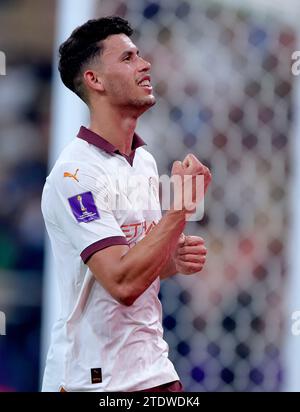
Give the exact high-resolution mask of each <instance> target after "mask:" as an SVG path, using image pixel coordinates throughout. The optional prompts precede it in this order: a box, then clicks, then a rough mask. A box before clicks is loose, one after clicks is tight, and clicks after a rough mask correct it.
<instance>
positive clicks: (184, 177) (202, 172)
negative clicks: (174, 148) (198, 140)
mask: <svg viewBox="0 0 300 412" xmlns="http://www.w3.org/2000/svg"><path fill="white" fill-rule="evenodd" d="M199 176H200V177H201V179H200V180H199V179H197V177H199ZM172 179H173V182H174V197H175V201H174V209H176V210H185V211H187V212H193V211H195V208H196V206H197V203H199V202H200V201H201V200H203V195H204V194H205V193H206V191H207V188H208V186H209V184H210V182H211V173H210V170H209V169H208V167H206V166H204V165H203V164H202V163H201V162H200V161H199V160H198V159H197V158H196V157H195V156H194V155H193V154H188V155H187V156H186V157H185V159H184V160H183V162H180V161H178V160H177V161H175V162H174V163H173V167H172ZM199 182H200V183H199ZM199 184H203V190H201V191H199V190H197V185H199ZM178 194H180V196H178Z"/></svg>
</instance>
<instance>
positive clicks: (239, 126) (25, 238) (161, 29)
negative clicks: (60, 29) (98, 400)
mask: <svg viewBox="0 0 300 412" xmlns="http://www.w3.org/2000/svg"><path fill="white" fill-rule="evenodd" d="M57 3H58V1H54V0H43V1H40V2H38V1H36V0H22V1H20V0H0V50H1V51H3V52H5V54H6V58H7V68H6V71H7V74H6V76H0V311H2V312H4V313H5V315H6V335H5V336H0V391H37V390H39V383H40V382H39V379H40V367H41V361H40V353H41V328H42V325H41V319H42V309H43V299H42V287H43V273H44V261H45V256H44V255H45V253H44V244H45V243H44V238H45V233H44V225H43V221H42V216H41V211H40V197H41V191H42V187H43V184H44V181H45V178H46V175H47V169H48V153H49V150H50V145H51V142H50V130H51V126H50V123H51V116H52V113H51V109H50V108H51V88H52V79H53V70H52V60H53V49H54V39H55V32H56V29H57ZM79 3H80V1H78V0H76V1H73V4H74V7H79V6H80V4H79ZM95 3H96V7H95V12H94V16H95V17H100V16H104V15H110V14H118V15H120V16H123V17H125V18H127V19H128V20H129V21H130V22H131V24H132V25H133V26H134V27H135V28H136V34H135V38H134V40H135V42H136V43H137V44H138V46H139V48H140V49H141V52H142V54H143V55H144V56H146V57H147V58H148V59H149V60H150V61H151V62H152V76H153V83H154V87H155V94H156V96H157V99H158V102H157V105H156V106H155V107H154V108H153V109H151V111H149V112H147V113H146V114H145V115H144V116H143V118H142V119H141V121H140V124H139V133H140V135H141V136H142V137H143V138H144V139H145V140H146V141H147V143H148V149H149V150H150V151H151V152H152V153H153V154H154V156H155V158H156V160H157V163H158V168H159V172H160V174H164V173H169V172H170V167H171V164H172V162H173V161H174V160H176V159H182V158H183V157H184V156H185V155H186V154H187V153H189V152H193V153H195V155H197V156H198V157H199V158H200V159H201V160H202V161H203V162H204V163H206V164H207V165H208V166H210V167H211V170H212V173H213V183H212V186H211V189H210V190H209V193H208V195H207V199H206V203H205V216H204V219H203V220H202V221H201V222H194V223H189V224H188V225H187V229H186V233H191V234H198V235H200V236H202V237H204V239H205V240H206V242H207V247H208V251H209V254H208V261H207V264H206V267H205V270H204V271H203V273H202V274H201V276H197V277H180V276H176V277H174V278H173V279H171V280H168V281H165V282H163V283H162V288H161V294H160V295H161V296H160V297H161V300H162V303H163V308H164V321H163V323H164V329H165V338H166V340H167V341H168V343H169V346H170V356H171V359H172V360H173V361H174V363H175V366H176V369H177V371H178V372H179V375H180V376H181V378H182V381H183V384H184V386H185V389H186V390H187V391H280V390H283V389H284V388H285V376H286V369H287V367H288V365H287V363H286V362H285V356H284V351H285V342H286V339H287V333H289V332H288V331H289V327H290V325H289V320H290V313H288V312H287V310H286V306H285V302H286V299H287V293H288V290H287V286H286V285H287V284H288V282H289V276H290V272H289V270H288V269H287V260H288V253H289V250H288V244H289V243H288V240H289V236H290V230H291V225H292V223H291V221H290V213H289V210H290V201H291V200H290V199H291V190H292V189H291V175H292V170H293V162H292V143H291V142H292V139H293V130H294V125H295V122H296V119H297V113H295V110H294V103H293V101H294V100H293V93H294V90H295V87H296V77H295V76H293V75H292V73H291V55H292V53H293V51H294V50H296V49H297V44H299V43H297V38H298V37H297V36H298V34H297V30H298V29H297V21H299V17H300V5H298V4H297V2H296V1H293V0H291V1H286V2H285V9H284V10H281V6H280V5H279V2H276V1H273V2H271V1H267V0H265V1H260V2H258V1H254V0H253V1H250V0H249V1H248V2H247V1H238V0H235V1H234V0H231V1H229V0H226V1H209V0H207V1H206V0H203V1H200V0H190V1H182V0H172V1H170V0H160V1H159V0H156V1H150V0H149V1H148V0H129V1H121V0H120V1H119V0H115V1H109V0H104V1H100V0H99V1H96V2H95ZM298 48H299V47H298ZM54 52H57V51H54ZM53 67H54V66H53ZM54 69H55V67H54ZM297 81H298V80H297ZM61 87H63V85H61ZM66 110H68V109H66ZM79 126H80V124H78V128H79ZM72 137H73V136H70V139H71V138H72ZM296 309H297V308H295V310H296ZM298 309H299V308H298ZM299 339H300V338H299Z"/></svg>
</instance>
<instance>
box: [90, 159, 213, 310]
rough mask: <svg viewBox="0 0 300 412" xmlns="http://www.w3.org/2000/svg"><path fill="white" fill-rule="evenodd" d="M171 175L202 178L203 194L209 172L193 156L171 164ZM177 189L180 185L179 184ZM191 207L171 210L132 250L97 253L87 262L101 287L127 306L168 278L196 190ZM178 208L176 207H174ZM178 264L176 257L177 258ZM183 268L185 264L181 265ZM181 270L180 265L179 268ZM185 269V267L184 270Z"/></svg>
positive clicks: (114, 249) (188, 271)
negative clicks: (151, 287)
mask: <svg viewBox="0 0 300 412" xmlns="http://www.w3.org/2000/svg"><path fill="white" fill-rule="evenodd" d="M172 175H179V176H181V177H182V178H183V177H184V176H186V175H188V176H190V177H194V176H197V175H203V176H204V192H205V191H206V188H207V186H208V184H209V182H210V180H211V175H210V172H209V170H208V169H207V168H206V167H205V166H203V165H202V164H201V163H200V162H199V161H198V160H197V159H196V158H195V157H194V156H193V155H188V156H186V158H185V159H184V161H183V162H182V163H181V162H179V161H176V162H174V164H173V168H172ZM179 190H183V186H182V185H181V184H180V185H179ZM192 195H193V196H192V199H193V202H192V204H190V205H188V207H187V206H186V205H182V208H183V209H182V208H180V210H179V208H178V207H173V209H172V210H170V211H168V212H166V214H165V215H164V217H163V218H162V219H161V221H160V222H159V223H158V225H157V226H155V227H154V228H153V229H152V231H151V232H150V233H148V234H147V236H146V237H145V238H144V239H142V240H141V241H140V242H138V243H137V244H136V245H135V246H134V247H133V248H132V249H129V248H128V246H111V247H109V248H107V249H103V250H101V251H99V252H96V253H95V254H94V255H93V256H92V257H91V258H90V259H89V261H88V262H87V265H88V266H89V268H90V270H91V271H92V273H93V274H94V276H95V277H96V279H97V280H98V281H99V283H101V284H102V286H103V287H104V288H105V289H106V290H107V291H108V292H109V293H110V294H111V295H112V296H113V297H114V298H115V299H116V300H117V301H119V302H120V303H122V304H124V305H127V306H130V305H132V304H133V303H134V301H135V300H136V299H137V298H138V297H139V296H140V295H141V294H142V293H143V292H145V290H146V289H147V288H148V287H149V286H150V285H151V284H152V283H153V281H154V280H155V279H156V278H157V277H158V276H161V277H162V278H164V277H167V276H170V270H171V271H172V270H175V269H174V267H171V266H169V265H172V258H173V256H174V255H175V254H174V252H175V251H176V250H177V248H178V239H179V237H180V234H181V233H182V232H183V229H184V226H185V218H186V214H187V213H188V212H189V211H193V209H194V208H195V205H196V202H197V200H199V199H196V196H195V188H192ZM177 206H178V205H177ZM177 261H178V258H177ZM184 266H185V265H184ZM177 267H180V269H181V268H182V265H180V266H178V264H177ZM198 267H199V266H198V265H197V263H196V264H195V263H193V264H192V266H191V264H189V266H188V268H187V273H192V271H193V270H195V269H197V268H198ZM183 269H184V270H185V269H186V268H185V267H183Z"/></svg>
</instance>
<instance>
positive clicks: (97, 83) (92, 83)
mask: <svg viewBox="0 0 300 412" xmlns="http://www.w3.org/2000/svg"><path fill="white" fill-rule="evenodd" d="M83 78H84V81H85V83H86V85H87V86H89V87H90V88H91V89H93V90H97V91H99V92H103V91H104V85H103V82H102V79H101V76H100V75H99V74H98V73H97V72H95V71H94V70H86V71H85V72H84V73H83Z"/></svg>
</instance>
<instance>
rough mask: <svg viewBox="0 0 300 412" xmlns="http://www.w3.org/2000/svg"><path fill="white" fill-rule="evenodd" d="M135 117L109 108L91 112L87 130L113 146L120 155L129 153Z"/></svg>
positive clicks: (135, 121)
mask: <svg viewBox="0 0 300 412" xmlns="http://www.w3.org/2000/svg"><path fill="white" fill-rule="evenodd" d="M136 124H137V116H133V115H132V114H128V113H124V112H121V111H120V110H117V109H115V108H112V107H111V106H106V107H105V106H104V105H103V106H102V107H101V108H100V109H98V110H93V109H92V110H91V113H90V126H89V129H90V130H92V131H93V132H95V133H97V134H99V135H100V136H101V137H103V139H105V140H107V141H108V142H109V143H111V144H113V145H114V146H115V147H116V148H117V149H118V150H119V152H120V153H123V154H126V155H127V156H128V155H129V154H130V153H131V146H132V138H133V135H134V131H135V128H136Z"/></svg>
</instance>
